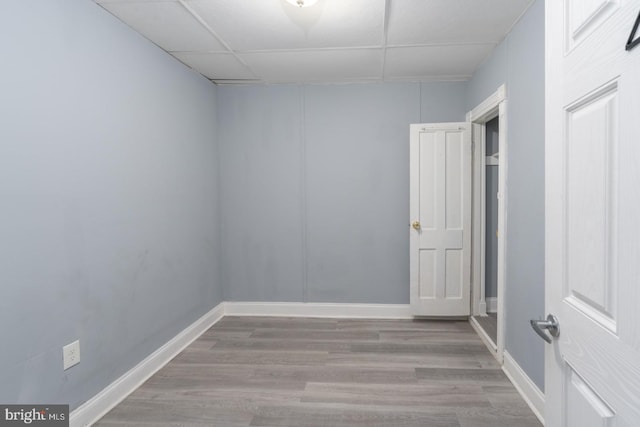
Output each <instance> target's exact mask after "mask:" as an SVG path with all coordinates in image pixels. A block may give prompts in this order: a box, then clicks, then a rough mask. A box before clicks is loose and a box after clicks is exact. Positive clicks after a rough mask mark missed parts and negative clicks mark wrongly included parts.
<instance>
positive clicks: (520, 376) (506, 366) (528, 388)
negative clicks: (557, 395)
mask: <svg viewBox="0 0 640 427" xmlns="http://www.w3.org/2000/svg"><path fill="white" fill-rule="evenodd" d="M502 370H503V371H504V373H505V374H506V375H507V378H509V380H510V381H511V382H512V383H513V385H514V387H515V388H516V390H518V392H519V393H520V395H521V396H522V398H523V399H524V401H525V402H527V404H528V405H529V407H530V408H531V410H532V411H533V413H534V414H535V415H536V417H538V419H539V420H540V422H541V423H542V425H544V393H542V391H540V389H539V388H538V386H537V385H536V384H535V383H534V382H533V381H532V380H531V378H529V376H528V375H527V374H526V373H525V372H524V371H523V370H522V368H521V367H520V365H518V362H516V361H515V359H514V358H513V357H512V356H511V355H510V354H509V352H507V351H506V350H505V351H504V363H503V365H502Z"/></svg>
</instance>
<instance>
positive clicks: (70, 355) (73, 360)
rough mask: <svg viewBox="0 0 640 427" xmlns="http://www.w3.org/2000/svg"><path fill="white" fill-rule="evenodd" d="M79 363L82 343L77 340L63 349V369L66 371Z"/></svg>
mask: <svg viewBox="0 0 640 427" xmlns="http://www.w3.org/2000/svg"><path fill="white" fill-rule="evenodd" d="M78 363H80V341H79V340H75V341H74V342H72V343H71V344H67V345H65V346H64V347H62V365H63V366H62V367H63V369H64V370H65V371H66V370H67V369H69V368H70V367H72V366H75V365H77V364H78Z"/></svg>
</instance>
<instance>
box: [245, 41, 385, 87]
mask: <svg viewBox="0 0 640 427" xmlns="http://www.w3.org/2000/svg"><path fill="white" fill-rule="evenodd" d="M239 56H240V58H242V60H243V61H245V63H246V64H247V65H248V66H249V67H250V68H251V69H252V70H253V72H254V73H255V74H256V75H258V76H260V77H261V78H262V79H263V80H265V81H267V82H270V83H283V82H289V83H293V82H296V83H303V82H336V81H352V80H372V79H380V78H381V71H382V50H381V49H344V50H320V51H295V52H268V53H267V52H264V53H262V52H261V53H247V54H241V55H239Z"/></svg>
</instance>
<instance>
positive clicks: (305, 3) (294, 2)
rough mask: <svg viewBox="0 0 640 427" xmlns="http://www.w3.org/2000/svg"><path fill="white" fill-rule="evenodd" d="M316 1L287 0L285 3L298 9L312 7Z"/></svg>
mask: <svg viewBox="0 0 640 427" xmlns="http://www.w3.org/2000/svg"><path fill="white" fill-rule="evenodd" d="M317 1H318V0H287V2H289V3H291V4H292V5H294V6H298V7H309V6H313V5H314V4H315V2H317Z"/></svg>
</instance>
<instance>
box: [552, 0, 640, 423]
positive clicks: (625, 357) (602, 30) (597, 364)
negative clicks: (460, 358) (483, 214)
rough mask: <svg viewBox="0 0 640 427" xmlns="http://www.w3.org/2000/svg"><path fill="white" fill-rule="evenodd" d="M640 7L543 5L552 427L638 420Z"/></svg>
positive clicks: (573, 1)
mask: <svg viewBox="0 0 640 427" xmlns="http://www.w3.org/2000/svg"><path fill="white" fill-rule="evenodd" d="M639 11H640V0H609V1H607V0H587V1H585V0H561V1H556V0H554V1H547V2H546V39H547V40H546V41H547V44H546V47H547V54H546V67H547V72H546V85H547V88H546V129H547V132H546V142H545V162H546V165H545V168H546V177H545V178H546V200H545V203H546V206H545V210H546V217H545V228H546V230H545V240H546V245H545V250H546V254H545V257H546V265H545V270H546V271H545V280H546V283H545V291H546V296H545V298H546V307H547V311H548V312H550V313H553V314H555V315H556V316H557V318H558V321H559V325H560V335H559V337H558V338H557V339H556V340H554V341H553V343H552V345H548V346H547V349H546V364H545V371H546V375H545V394H546V396H545V402H546V415H545V421H546V425H547V426H549V427H565V426H569V427H574V426H575V427H582V426H586V427H590V426H598V427H600V426H605V427H606V426H611V427H613V426H615V427H631V426H637V425H638V420H640V345H639V342H640V340H639V337H640V315H639V312H640V311H639V310H638V307H640V291H638V289H639V288H640V266H639V264H640V262H639V260H640V238H639V236H640V221H638V218H640V174H639V173H638V172H637V171H638V169H639V167H638V164H640V144H638V141H640V127H639V126H638V120H639V119H640V102H639V100H640V49H635V50H634V51H630V52H627V51H625V48H624V47H625V44H626V39H627V38H628V36H629V32H630V31H631V27H632V25H633V23H634V21H635V18H636V16H637V15H638V12H639Z"/></svg>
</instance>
